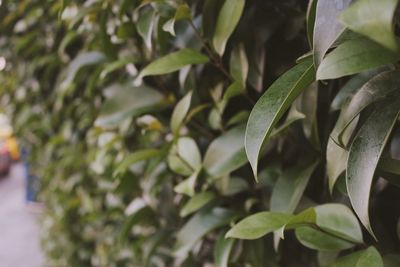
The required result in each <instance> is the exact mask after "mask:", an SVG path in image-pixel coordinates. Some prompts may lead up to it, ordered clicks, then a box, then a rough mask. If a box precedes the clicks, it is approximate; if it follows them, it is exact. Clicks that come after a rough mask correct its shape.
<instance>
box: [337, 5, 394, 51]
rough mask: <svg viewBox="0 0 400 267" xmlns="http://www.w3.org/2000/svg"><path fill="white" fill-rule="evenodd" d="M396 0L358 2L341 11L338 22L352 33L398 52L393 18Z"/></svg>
mask: <svg viewBox="0 0 400 267" xmlns="http://www.w3.org/2000/svg"><path fill="white" fill-rule="evenodd" d="M397 4H398V0H380V1H374V0H358V1H356V2H355V3H354V4H352V5H350V7H349V8H347V9H346V10H345V11H343V12H342V13H341V14H340V16H339V20H340V21H341V22H342V23H343V24H344V25H346V26H347V27H348V28H349V29H351V30H352V31H355V32H357V33H360V34H362V35H365V36H367V37H368V38H370V39H371V40H373V41H375V42H377V43H379V44H381V45H382V46H384V47H386V48H388V49H390V50H392V51H395V52H399V46H398V41H397V37H396V36H395V34H394V26H393V25H394V24H393V17H394V14H395V11H396V7H397Z"/></svg>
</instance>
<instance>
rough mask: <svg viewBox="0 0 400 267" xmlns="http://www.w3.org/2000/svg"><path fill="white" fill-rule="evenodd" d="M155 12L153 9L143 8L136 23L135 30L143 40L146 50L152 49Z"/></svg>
mask: <svg viewBox="0 0 400 267" xmlns="http://www.w3.org/2000/svg"><path fill="white" fill-rule="evenodd" d="M155 16H156V12H155V11H154V9H153V8H149V7H143V8H142V9H141V10H140V15H139V19H138V21H137V23H136V28H137V31H138V33H139V35H140V36H141V37H142V38H143V41H144V44H145V45H146V47H147V48H148V49H151V48H152V35H153V29H154V23H155V22H156V19H155Z"/></svg>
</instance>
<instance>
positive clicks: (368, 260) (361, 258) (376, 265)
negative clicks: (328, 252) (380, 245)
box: [329, 246, 383, 267]
mask: <svg viewBox="0 0 400 267" xmlns="http://www.w3.org/2000/svg"><path fill="white" fill-rule="evenodd" d="M364 266H371V267H372V266H373V267H383V260H382V257H381V255H380V254H379V252H378V251H377V250H376V249H375V248H374V247H372V246H371V247H369V248H367V249H365V250H361V251H357V252H354V253H352V254H350V255H347V256H344V257H340V258H339V259H338V260H336V261H335V262H334V263H333V264H332V265H330V266H329V267H364Z"/></svg>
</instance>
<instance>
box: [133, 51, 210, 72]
mask: <svg viewBox="0 0 400 267" xmlns="http://www.w3.org/2000/svg"><path fill="white" fill-rule="evenodd" d="M206 62H208V57H207V56H205V55H203V54H201V53H199V52H197V51H195V50H193V49H189V48H184V49H181V50H179V51H176V52H173V53H171V54H168V55H166V56H164V57H161V58H159V59H156V60H154V61H153V62H151V63H150V64H149V65H147V66H146V67H145V68H144V69H143V70H142V71H141V72H140V74H139V77H140V78H142V77H144V76H149V75H161V74H167V73H171V72H174V71H177V70H179V69H181V68H183V67H185V66H187V65H191V64H202V63H206Z"/></svg>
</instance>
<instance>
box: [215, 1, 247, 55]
mask: <svg viewBox="0 0 400 267" xmlns="http://www.w3.org/2000/svg"><path fill="white" fill-rule="evenodd" d="M244 4H245V0H225V3H224V4H223V6H222V8H221V11H220V12H219V15H218V19H217V25H216V26H215V32H214V36H213V40H212V43H213V46H214V49H215V51H216V52H217V53H218V54H219V55H220V56H222V55H223V54H224V51H225V46H226V42H227V41H228V38H229V37H230V36H231V34H232V32H233V31H234V29H235V28H236V25H237V24H238V22H239V20H240V17H241V16H242V13H243V9H244Z"/></svg>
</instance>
